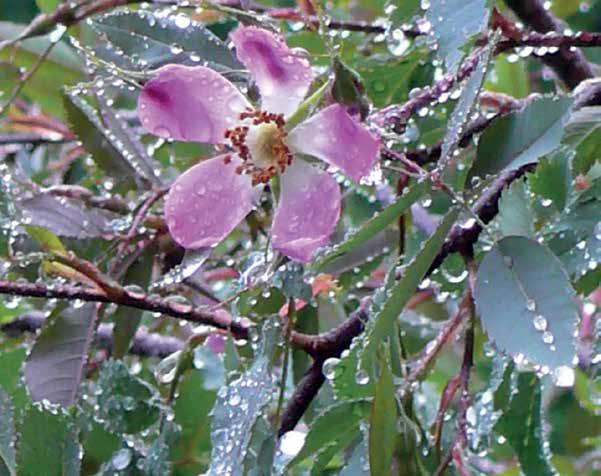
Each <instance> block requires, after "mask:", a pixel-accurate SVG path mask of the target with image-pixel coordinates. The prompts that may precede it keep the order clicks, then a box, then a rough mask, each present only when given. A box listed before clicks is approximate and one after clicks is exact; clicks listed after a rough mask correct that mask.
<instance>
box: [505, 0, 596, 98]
mask: <svg viewBox="0 0 601 476" xmlns="http://www.w3.org/2000/svg"><path fill="white" fill-rule="evenodd" d="M505 3H506V4H507V6H508V7H509V8H511V9H512V10H513V11H514V12H515V14H516V15H517V16H518V17H519V18H520V19H521V20H522V21H523V22H524V23H525V24H526V25H528V26H529V27H531V28H532V29H533V30H535V31H538V32H540V33H547V32H556V31H563V29H564V28H563V25H562V24H561V22H560V21H559V20H558V19H557V18H555V17H554V16H553V14H552V13H551V12H550V11H549V10H547V9H546V8H545V7H544V6H543V4H542V2H541V1H540V0H505ZM541 61H542V62H543V63H545V64H546V65H547V66H549V67H550V68H552V69H553V71H555V73H556V74H557V76H558V77H559V78H560V79H561V80H562V81H563V82H564V83H565V85H566V86H567V87H568V88H570V89H574V88H575V87H576V86H578V84H580V83H581V82H582V81H584V80H585V79H590V78H592V77H594V73H593V70H592V67H591V65H590V64H589V62H588V61H587V60H586V58H585V57H584V55H583V54H582V52H580V51H578V50H572V49H570V48H566V47H561V48H560V49H559V51H558V52H557V53H554V54H548V55H545V56H543V57H541Z"/></svg>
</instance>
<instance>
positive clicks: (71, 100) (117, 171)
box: [63, 89, 148, 184]
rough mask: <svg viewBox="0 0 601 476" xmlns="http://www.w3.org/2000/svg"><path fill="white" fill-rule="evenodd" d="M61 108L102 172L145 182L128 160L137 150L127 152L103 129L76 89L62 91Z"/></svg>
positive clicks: (92, 110) (123, 146)
mask: <svg viewBox="0 0 601 476" xmlns="http://www.w3.org/2000/svg"><path fill="white" fill-rule="evenodd" d="M63 105H64V108H65V111H66V113H67V117H68V119H69V124H70V125H71V128H72V129H73V131H74V132H75V134H77V137H78V138H79V140H80V141H81V142H82V144H83V146H84V148H85V149H86V151H87V152H89V153H90V154H91V155H92V158H93V159H94V161H95V162H96V164H97V165H98V166H99V167H100V168H101V169H103V170H104V171H105V172H106V173H107V174H109V175H111V176H112V177H115V178H117V179H119V180H124V181H129V182H131V181H132V179H137V180H138V181H139V182H141V183H142V184H144V183H145V182H148V180H147V178H146V177H144V176H139V174H138V172H139V171H141V169H140V168H139V167H138V168H136V167H135V166H134V165H132V163H131V162H130V160H129V159H128V157H134V156H136V154H137V151H130V150H129V149H128V146H129V145H130V144H129V143H124V142H122V141H121V140H119V138H118V137H117V136H116V135H115V134H114V133H112V132H111V131H110V130H109V129H108V128H107V127H106V125H105V124H104V123H103V121H102V118H101V117H100V116H99V114H98V111H97V110H96V109H95V108H94V107H93V106H92V105H91V104H90V103H89V102H88V101H86V100H85V99H84V98H83V96H82V95H81V93H79V92H78V90H77V89H75V90H71V91H66V92H65V94H64V96H63Z"/></svg>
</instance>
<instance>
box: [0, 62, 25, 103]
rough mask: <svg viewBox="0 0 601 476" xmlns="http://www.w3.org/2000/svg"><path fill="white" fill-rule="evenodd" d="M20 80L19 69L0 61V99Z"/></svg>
mask: <svg viewBox="0 0 601 476" xmlns="http://www.w3.org/2000/svg"><path fill="white" fill-rule="evenodd" d="M20 80H21V70H20V69H19V68H18V67H17V66H15V65H14V64H11V63H7V62H5V61H0V99H3V98H4V97H5V96H8V95H9V94H10V92H11V91H12V90H13V88H14V87H15V85H16V84H18V82H19V81H20Z"/></svg>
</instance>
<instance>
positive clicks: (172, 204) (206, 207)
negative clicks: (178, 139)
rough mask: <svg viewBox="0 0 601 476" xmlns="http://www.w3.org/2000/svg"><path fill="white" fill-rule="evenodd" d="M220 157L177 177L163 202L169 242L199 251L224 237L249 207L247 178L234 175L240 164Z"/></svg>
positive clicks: (250, 193) (234, 160)
mask: <svg viewBox="0 0 601 476" xmlns="http://www.w3.org/2000/svg"><path fill="white" fill-rule="evenodd" d="M225 157H226V156H225V155H222V156H219V157H214V158H212V159H209V160H205V161H204V162H201V163H200V164H198V165H195V166H194V167H191V168H190V169H188V170H187V171H186V172H185V173H184V174H182V175H180V176H179V178H178V179H177V180H176V181H175V183H174V184H173V185H172V186H171V189H170V190H169V194H168V195H167V199H166V202H165V220H166V221H167V226H168V227H169V232H170V233H171V236H172V237H173V239H174V240H175V241H176V242H177V243H179V244H180V245H181V246H183V247H184V248H203V247H206V246H212V245H215V244H217V243H219V242H220V241H221V240H222V239H223V238H225V237H226V236H227V235H228V234H229V233H230V232H231V231H232V230H233V229H234V228H235V227H236V225H238V223H240V221H242V219H243V218H244V217H245V216H246V215H247V214H248V213H249V212H250V210H251V209H252V206H253V188H252V185H251V181H250V178H249V177H248V175H239V174H237V173H236V167H237V166H239V165H240V164H241V163H242V161H241V160H240V159H238V158H233V159H232V161H231V162H230V163H228V164H226V163H225V162H224V158H225Z"/></svg>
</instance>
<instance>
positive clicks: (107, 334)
mask: <svg viewBox="0 0 601 476" xmlns="http://www.w3.org/2000/svg"><path fill="white" fill-rule="evenodd" d="M45 320H46V317H45V313H43V312H41V311H31V312H26V313H24V314H22V315H21V316H19V317H18V318H17V319H15V320H13V321H11V322H9V323H7V324H4V325H3V326H0V330H1V331H2V332H4V333H5V334H7V335H8V336H11V337H16V336H18V335H21V334H23V333H25V332H36V331H37V330H38V329H40V328H41V327H42V326H43V325H44V321H45ZM95 343H96V346H97V347H99V348H101V349H106V350H108V351H109V352H110V350H111V349H112V345H113V326H112V325H111V324H100V325H99V326H98V329H97V330H96V336H95ZM183 348H184V342H183V341H181V340H180V339H178V338H176V337H171V336H164V335H161V334H155V333H150V332H148V331H147V330H146V329H145V328H140V329H138V331H137V332H136V335H135V336H134V338H133V340H132V345H131V347H130V353H131V354H134V355H139V356H141V357H161V358H162V357H166V356H168V355H170V354H172V353H173V352H176V351H178V350H182V349H183Z"/></svg>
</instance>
